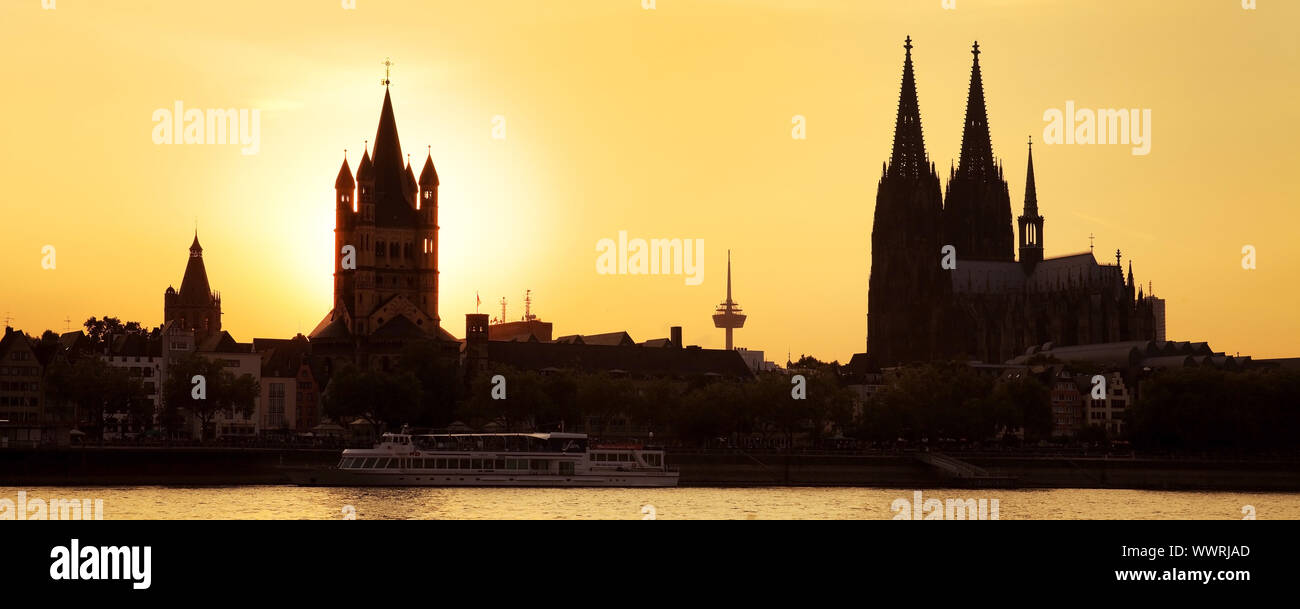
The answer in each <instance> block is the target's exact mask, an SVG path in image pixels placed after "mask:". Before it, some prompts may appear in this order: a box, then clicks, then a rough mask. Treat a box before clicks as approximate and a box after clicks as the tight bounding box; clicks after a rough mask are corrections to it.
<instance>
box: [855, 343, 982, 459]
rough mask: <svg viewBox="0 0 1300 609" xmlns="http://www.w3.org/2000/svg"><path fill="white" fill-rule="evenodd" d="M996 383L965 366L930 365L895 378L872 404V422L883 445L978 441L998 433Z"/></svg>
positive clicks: (910, 368)
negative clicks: (993, 397) (993, 388)
mask: <svg viewBox="0 0 1300 609" xmlns="http://www.w3.org/2000/svg"><path fill="white" fill-rule="evenodd" d="M990 390H991V382H990V381H989V380H988V379H986V378H984V377H982V376H980V375H979V374H977V373H976V372H975V371H974V370H973V369H972V368H971V367H970V366H968V365H966V364H965V363H962V362H931V363H927V364H921V365H916V366H907V367H904V368H902V369H900V370H898V371H897V372H896V373H895V376H894V377H892V378H891V379H890V380H889V382H888V384H887V385H886V386H885V387H884V388H882V389H881V390H880V391H878V392H877V393H876V395H875V397H874V399H873V400H872V403H870V404H868V409H867V410H868V413H867V418H868V421H869V425H870V426H872V427H874V428H875V429H873V430H871V431H870V432H869V433H872V434H875V435H877V436H878V437H881V438H882V439H888V438H893V437H900V436H901V437H907V438H910V439H913V440H921V439H930V440H935V441H937V440H942V439H956V440H962V439H964V440H968V441H978V440H983V439H985V438H987V437H989V436H991V435H993V433H994V432H995V431H996V429H997V422H998V416H997V413H996V411H995V407H994V403H993V401H992V400H989V399H988V397H989V393H990Z"/></svg>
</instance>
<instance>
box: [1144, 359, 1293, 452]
mask: <svg viewBox="0 0 1300 609" xmlns="http://www.w3.org/2000/svg"><path fill="white" fill-rule="evenodd" d="M1297 426H1300V372H1297V371H1294V370H1267V369H1266V370H1252V371H1248V372H1230V371H1224V370H1216V369H1212V368H1176V369H1170V370H1164V371H1161V372H1159V373H1157V374H1156V375H1154V376H1153V377H1151V378H1150V379H1147V380H1146V381H1145V382H1144V383H1143V384H1142V388H1141V398H1140V399H1139V400H1138V401H1137V403H1136V404H1133V406H1132V408H1130V409H1129V412H1128V429H1129V432H1130V435H1131V437H1132V439H1133V442H1134V444H1135V445H1137V446H1138V447H1141V448H1145V449H1152V450H1168V451H1174V452H1193V453H1268V452H1294V451H1295V450H1296V449H1297V448H1300V441H1297V440H1296V436H1295V432H1294V430H1295V429H1296V427H1297Z"/></svg>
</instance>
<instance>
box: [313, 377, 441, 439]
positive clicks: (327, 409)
mask: <svg viewBox="0 0 1300 609" xmlns="http://www.w3.org/2000/svg"><path fill="white" fill-rule="evenodd" d="M420 391H421V390H420V380H419V379H418V378H416V376H415V374H413V373H411V372H397V373H388V372H383V371H380V370H369V369H361V368H357V367H356V366H345V367H344V368H341V369H340V370H338V371H336V372H335V373H334V375H333V376H331V377H330V383H329V386H328V387H326V389H325V395H324V396H323V402H324V403H323V412H324V413H325V414H326V415H328V416H330V417H332V418H333V419H334V420H336V421H339V422H341V423H343V424H345V425H346V424H347V422H349V421H352V420H354V419H358V418H360V419H364V420H366V421H369V422H370V423H371V424H372V425H374V426H375V427H376V428H379V427H383V426H384V425H392V426H398V425H401V424H404V423H409V422H411V421H413V420H415V419H416V417H418V416H419V414H420V398H421V394H420Z"/></svg>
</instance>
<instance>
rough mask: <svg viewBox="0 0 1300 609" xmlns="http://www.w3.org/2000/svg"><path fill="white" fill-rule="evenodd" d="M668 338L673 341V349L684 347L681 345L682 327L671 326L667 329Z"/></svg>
mask: <svg viewBox="0 0 1300 609" xmlns="http://www.w3.org/2000/svg"><path fill="white" fill-rule="evenodd" d="M668 337H669V340H671V341H673V347H674V348H676V349H681V348H682V347H684V346H685V345H683V344H682V327H681V326H673V327H671V328H669V329H668Z"/></svg>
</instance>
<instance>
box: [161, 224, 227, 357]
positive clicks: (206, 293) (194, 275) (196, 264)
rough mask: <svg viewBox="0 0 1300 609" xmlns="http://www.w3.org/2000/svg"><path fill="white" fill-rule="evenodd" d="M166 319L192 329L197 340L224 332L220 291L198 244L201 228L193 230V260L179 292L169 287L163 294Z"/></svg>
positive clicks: (186, 267) (186, 270) (186, 328)
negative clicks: (214, 286) (211, 283)
mask: <svg viewBox="0 0 1300 609" xmlns="http://www.w3.org/2000/svg"><path fill="white" fill-rule="evenodd" d="M163 320H164V323H168V322H170V323H174V324H176V325H177V326H178V327H180V328H181V329H184V330H193V331H194V338H195V340H203V339H205V338H207V337H209V336H213V335H216V334H220V333H221V294H218V293H217V292H213V291H212V287H211V286H209V285H208V270H207V268H205V267H204V266H203V246H201V245H199V232H198V231H194V243H192V244H191V245H190V260H189V262H187V263H186V264H185V276H184V277H183V278H182V279H181V289H180V291H179V292H177V291H176V290H174V289H172V288H171V286H168V287H167V292H166V293H164V294H163Z"/></svg>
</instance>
